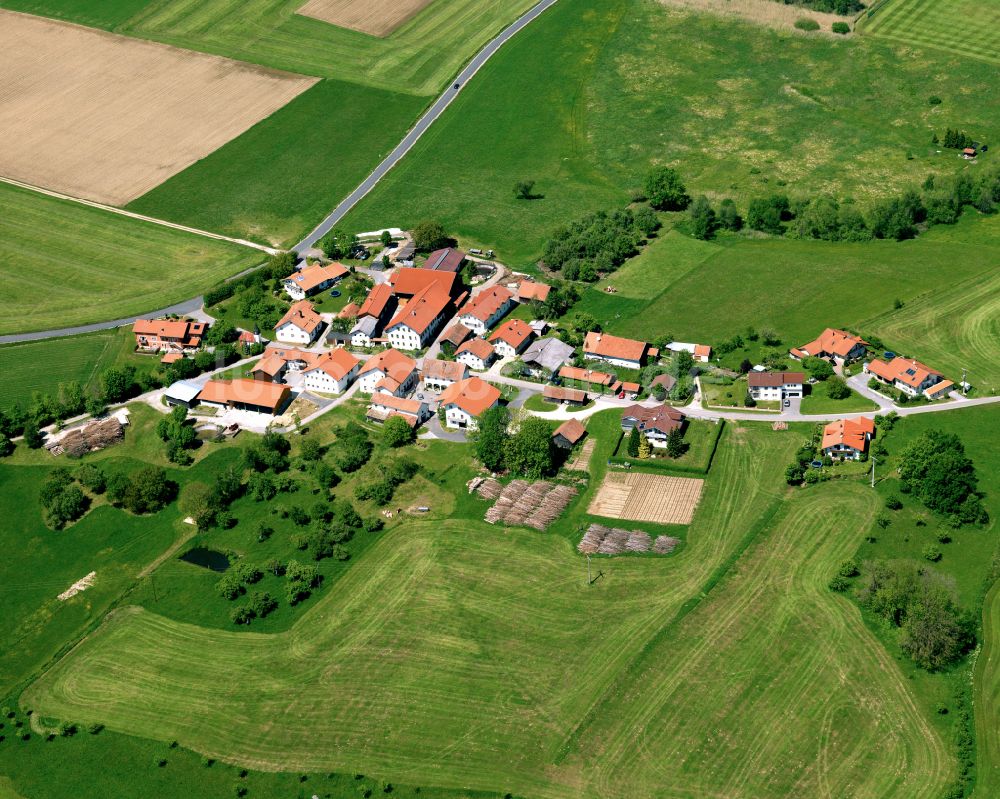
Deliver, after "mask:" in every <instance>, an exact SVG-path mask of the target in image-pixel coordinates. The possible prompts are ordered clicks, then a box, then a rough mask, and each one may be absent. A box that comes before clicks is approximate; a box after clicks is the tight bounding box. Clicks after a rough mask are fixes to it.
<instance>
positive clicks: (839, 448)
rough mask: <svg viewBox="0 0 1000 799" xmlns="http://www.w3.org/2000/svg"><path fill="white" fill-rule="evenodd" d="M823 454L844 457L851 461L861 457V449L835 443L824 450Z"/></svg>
mask: <svg viewBox="0 0 1000 799" xmlns="http://www.w3.org/2000/svg"><path fill="white" fill-rule="evenodd" d="M823 454H824V455H829V456H830V457H831V458H844V459H845V460H851V461H856V460H858V459H859V458H860V457H861V452H860V451H859V450H856V449H854V447H849V446H847V445H846V444H834V445H833V446H832V447H827V448H826V449H824V450H823Z"/></svg>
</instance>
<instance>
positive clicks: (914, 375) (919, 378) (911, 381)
mask: <svg viewBox="0 0 1000 799" xmlns="http://www.w3.org/2000/svg"><path fill="white" fill-rule="evenodd" d="M868 371H869V372H871V373H872V374H874V375H877V376H878V377H881V378H882V379H883V380H888V381H890V382H893V381H896V380H898V381H899V382H900V383H903V384H904V385H907V386H910V388H916V387H917V386H919V385H920V384H921V383H923V382H924V381H925V380H926V379H927V378H929V377H933V376H936V377H941V376H942V375H941V373H940V372H939V371H937V370H936V369H931V368H930V367H929V366H926V365H924V364H922V363H920V361H915V360H913V359H912V358H900V357H898V356H897V357H896V358H893V359H892V360H891V361H889V363H886V362H885V361H882V360H879V359H878V358H875V359H873V360H872V361H871V362H870V363H869V364H868Z"/></svg>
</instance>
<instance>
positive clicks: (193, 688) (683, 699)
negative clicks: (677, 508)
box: [22, 417, 951, 797]
mask: <svg viewBox="0 0 1000 799" xmlns="http://www.w3.org/2000/svg"><path fill="white" fill-rule="evenodd" d="M595 418H597V417H595ZM609 418H610V417H609ZM592 421H593V420H592ZM604 438H605V437H604V436H602V437H601V439H600V442H599V443H600V449H601V450H602V451H601V452H597V453H595V462H596V461H599V460H600V459H601V457H602V456H603V454H604V452H603V450H604V448H605V447H606V446H608V442H606V441H605V440H604ZM800 442H801V438H800V437H799V436H798V435H797V434H796V433H794V432H792V431H789V432H785V433H773V432H772V431H770V430H769V429H767V428H766V427H764V426H761V427H742V428H735V429H734V430H733V431H732V432H728V431H727V433H726V434H724V440H723V444H722V445H721V446H720V451H719V455H718V457H717V459H716V463H715V466H714V467H713V476H712V477H710V478H709V483H708V485H707V487H706V495H705V496H704V497H703V502H702V506H701V509H700V510H699V513H698V514H697V516H696V518H695V520H694V522H693V524H692V525H691V527H690V529H689V530H688V537H687V541H688V543H687V546H686V547H685V548H684V549H683V550H682V551H681V552H680V554H678V555H677V556H675V557H672V558H665V559H657V558H619V559H602V560H601V561H600V571H601V572H602V573H603V576H602V577H601V579H599V580H598V581H597V582H596V583H594V584H593V585H592V586H588V585H587V584H586V580H585V578H584V577H583V572H581V570H580V569H581V564H582V561H581V559H580V558H579V557H578V556H576V555H575V554H574V553H573V552H572V551H571V549H570V545H569V543H568V542H567V540H566V538H564V537H563V536H560V535H539V534H538V533H537V532H534V531H531V532H528V531H522V530H518V529H508V530H498V529H496V528H492V527H489V526H488V525H484V524H482V523H479V522H475V521H473V520H472V519H471V516H467V517H466V518H464V519H461V518H454V517H453V518H449V519H445V520H441V521H435V522H421V521H408V522H406V523H404V524H402V525H401V526H399V527H396V528H395V529H393V530H390V531H388V532H386V533H384V534H379V536H378V537H377V539H376V540H375V541H374V542H373V543H371V544H370V546H369V547H368V548H367V550H366V551H364V552H363V553H362V554H361V555H360V556H359V558H358V561H357V563H356V564H355V565H354V566H353V567H351V568H349V569H347V570H346V571H345V572H344V573H343V575H342V576H340V577H339V578H338V579H337V580H336V581H335V582H334V583H333V584H332V585H330V586H329V587H328V588H325V589H324V590H323V592H322V593H321V595H320V596H319V597H318V598H316V599H315V600H310V602H313V604H312V606H311V607H310V608H309V609H308V610H307V611H306V613H305V614H304V615H302V616H300V617H299V618H298V619H297V620H296V621H295V622H294V623H293V624H292V625H291V626H290V627H289V628H288V629H287V630H286V631H284V632H279V633H273V634H256V633H254V632H252V631H251V632H249V633H237V632H231V631H228V630H221V629H212V628H208V627H199V626H193V625H190V624H186V623H184V622H182V621H179V620H176V619H172V618H168V617H165V616H162V615H159V614H156V613H152V612H150V611H149V610H144V609H139V608H135V609H132V610H129V611H122V612H119V613H117V614H116V615H115V616H114V617H112V618H111V619H109V621H108V622H107V623H106V624H105V625H103V627H102V628H101V630H100V631H99V632H98V633H97V634H95V635H94V636H92V637H91V638H90V639H88V640H87V641H86V642H85V643H84V644H83V645H82V646H81V647H79V648H78V649H77V650H76V651H75V652H74V653H73V655H72V657H71V658H69V659H67V660H65V661H64V662H63V663H61V664H60V665H58V666H57V667H56V668H55V669H53V670H52V671H50V672H49V673H48V675H47V676H46V677H45V678H43V679H42V681H40V682H38V683H36V684H35V685H34V686H32V688H31V689H30V690H29V691H28V692H27V693H25V694H24V696H23V697H22V703H23V705H24V706H26V707H30V708H32V709H34V710H35V711H36V712H37V713H39V714H41V716H43V717H55V718H63V717H69V718H73V719H76V720H79V721H81V722H87V721H89V720H91V719H95V720H96V719H98V718H99V719H100V721H101V722H102V723H105V724H107V725H108V728H109V729H111V730H116V731H122V732H127V733H130V734H135V735H140V736H142V737H148V738H153V739H155V740H159V741H169V740H172V739H177V740H179V741H180V742H181V744H182V745H183V746H190V747H191V748H194V749H195V750H197V751H199V752H202V753H206V754H209V755H210V756H225V757H228V758H233V759H234V760H236V761H237V762H245V763H249V762H253V763H254V764H256V765H258V766H262V767H267V766H268V765H271V766H272V767H275V766H276V767H279V768H281V769H283V770H309V771H319V770H322V771H326V770H330V769H333V770H339V771H348V770H350V771H361V772H362V773H372V774H379V775H380V776H381V777H382V778H383V779H389V780H393V781H396V780H399V781H401V782H405V783H409V784H420V785H438V786H443V787H449V786H452V787H464V788H473V789H476V788H481V789H483V790H497V786H502V790H510V791H512V792H514V793H516V794H519V795H540V794H544V795H547V796H553V797H556V796H634V795H637V794H653V793H655V794H659V795H673V794H677V793H678V792H680V793H683V792H684V791H686V790H689V789H690V788H691V786H692V784H693V783H692V779H694V780H695V781H696V783H697V785H696V788H697V792H698V794H699V795H706V794H716V795H721V794H725V795H734V794H740V795H754V796H761V797H767V796H776V797H777V796H787V795H791V794H797V795H813V794H817V793H819V792H821V790H826V791H828V792H831V793H833V794H838V793H841V792H843V791H845V790H851V791H854V792H861V793H864V794H878V795H897V796H906V797H923V796H935V795H936V793H937V792H938V791H939V789H940V787H941V785H942V783H943V782H944V781H945V780H946V779H947V778H948V776H949V774H950V770H951V759H950V756H949V752H948V749H947V746H946V745H945V744H944V742H943V740H942V738H941V736H940V735H939V733H938V732H937V730H936V729H935V728H934V727H933V726H931V725H930V723H929V721H928V719H927V717H926V715H925V714H924V713H923V712H922V711H920V710H919V709H918V708H917V707H916V706H915V705H914V704H913V703H912V702H911V701H910V698H909V694H908V693H907V691H908V689H907V684H906V681H905V680H904V679H903V677H902V675H901V674H900V673H899V671H898V669H897V668H896V667H895V666H894V665H893V663H892V661H891V659H890V658H889V657H888V656H887V655H886V654H885V652H884V651H883V650H882V649H881V648H880V647H879V646H878V645H877V644H876V642H875V641H874V639H873V638H872V635H871V633H869V632H868V630H867V629H866V628H865V626H864V624H863V623H862V622H861V620H860V617H859V615H858V614H857V611H856V610H855V609H854V608H853V606H852V605H851V604H850V603H848V602H846V601H844V600H843V599H842V598H840V597H838V596H836V595H833V594H831V593H830V592H829V591H828V590H827V589H826V587H825V584H826V581H827V579H828V578H829V577H828V573H829V571H830V570H831V569H832V568H834V566H835V564H836V563H837V562H838V560H840V559H842V558H843V557H845V556H846V554H848V553H849V552H850V551H851V550H852V549H853V548H854V547H856V546H857V543H858V540H859V538H860V531H858V527H859V522H864V521H866V520H868V519H870V518H871V517H872V516H873V514H874V511H875V503H874V502H873V496H872V495H871V494H870V493H868V492H867V491H865V490H864V489H863V488H861V487H859V486H856V485H852V484H848V483H840V484H836V485H834V484H828V485H825V486H822V487H820V488H818V489H816V490H813V491H803V492H795V493H793V494H790V493H788V491H787V489H785V488H784V487H783V482H782V481H781V478H780V474H779V473H778V470H775V469H774V468H773V464H774V463H775V462H778V463H783V462H784V461H786V460H787V459H788V458H790V457H791V454H792V452H793V451H794V450H795V448H796V447H797V446H798V444H799V443H800ZM597 479H598V478H597V477H595V478H594V480H597ZM588 490H589V489H588ZM585 494H586V492H585ZM781 498H784V499H785V500H786V501H785V502H780V501H779V500H780V499H781ZM463 501H467V500H463ZM476 504H479V505H482V503H476ZM576 507H586V496H583V497H582V498H581V500H580V502H579V503H578V504H577V506H576ZM471 510H472V508H467V509H465V510H458V513H459V515H460V516H465V515H466V514H468V513H470V511H471ZM776 513H777V515H775V514H776ZM575 514H576V512H575V511H574V512H573V513H571V514H570V516H569V517H568V518H567V519H566V520H565V521H564V522H563V525H566V524H573V523H575V519H576V518H577V516H576V515H575ZM236 529H238V528H236ZM835 531H836V533H837V534H834V532H835ZM848 531H856V532H853V533H850V534H848ZM501 564H503V565H502V568H501ZM747 596H754V597H756V600H755V601H754V602H753V603H747V602H746V601H745V599H746V597H747ZM762 607H767V608H770V609H771V612H766V613H762V612H760V611H761V608H762ZM594 618H600V619H601V622H602V623H601V624H599V625H594V624H592V623H588V622H592V620H593V619H594ZM820 620H821V623H818V622H819V621H820ZM799 641H802V642H805V641H808V642H809V643H808V645H807V646H804V645H799V643H798V642H799ZM556 650H558V651H559V653H560V654H559V657H558V658H555V657H553V656H552V655H551V653H552V652H553V651H556ZM320 653H322V654H320ZM734 664H738V665H734ZM566 674H573V675H574V679H573V680H566ZM706 674H712V675H717V676H718V677H719V678H718V679H716V678H713V679H709V680H706V679H704V675H706ZM789 675H796V676H795V677H794V679H792V678H790V676H789ZM622 684H628V685H631V686H632V690H630V691H628V692H624V693H623V692H620V691H619V690H618V686H620V685H622ZM442 685H446V686H448V690H447V691H442V690H440V686H442ZM223 686H224V687H223ZM138 697H142V699H141V701H137V698H138ZM501 707H503V708H507V709H508V710H507V711H504V712H497V711H498V709H499V708H501ZM709 707H710V708H713V709H714V712H713V713H711V714H706V713H705V712H704V710H705V708H709ZM831 708H835V709H836V710H835V711H834V712H830V709H831ZM191 717H197V718H199V724H198V725H197V726H194V727H192V726H191V725H190V724H189V723H188V722H187V721H186V720H188V719H190V718H191ZM821 718H822V719H823V721H822V722H820V721H819V719H821ZM820 723H821V724H822V727H823V730H825V732H824V734H823V735H822V740H821V743H820V750H819V754H818V755H817V748H816V747H817V727H816V725H817V724H820ZM639 727H641V728H642V729H643V735H642V740H643V746H640V747H636V746H634V745H631V744H628V743H627V741H632V742H633V743H634V734H635V733H634V731H635V729H637V728H639ZM762 727H766V728H767V729H768V730H770V732H771V734H769V735H768V736H767V741H766V742H761V741H760V740H759V739H758V738H757V737H756V736H757V731H758V730H759V729H760V728H762ZM305 729H308V730H309V735H303V734H298V733H297V732H296V731H297V730H305ZM719 729H724V730H726V735H724V736H718V735H713V734H711V730H719ZM376 731H377V737H375V738H373V734H375V733H376ZM455 740H462V741H463V745H462V747H461V748H460V749H457V750H456V749H455V748H454V747H453V742H454V741H455ZM755 741H756V743H754V742H755ZM876 741H877V745H876ZM498 751H503V752H504V757H502V758H498V757H497V752H498ZM681 752H683V753H684V757H679V756H674V754H673V753H681ZM595 753H596V754H595ZM817 756H818V757H819V758H820V760H821V761H822V762H823V763H825V764H827V765H826V767H825V768H824V769H823V770H822V771H821V772H818V771H816V770H815V769H808V768H791V769H790V768H788V764H789V763H802V764H805V763H807V762H808V763H814V762H815V761H816V758H817ZM890 763H896V764H899V763H905V768H901V769H896V768H890V767H889V764H890ZM821 785H822V786H823V787H822V788H821V787H820V786H821Z"/></svg>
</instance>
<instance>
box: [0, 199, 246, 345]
mask: <svg viewBox="0 0 1000 799" xmlns="http://www.w3.org/2000/svg"><path fill="white" fill-rule="evenodd" d="M0 205H2V206H3V209H4V213H3V214H2V215H0V242H2V247H0V280H2V281H3V282H4V284H5V285H7V286H10V287H11V290H8V291H5V292H4V293H3V296H2V297H0V333H23V332H28V331H31V330H46V329H50V328H61V327H69V326H71V325H79V324H86V323H88V322H99V321H104V320H107V319H115V318H118V317H122V316H127V315H129V314H138V313H143V312H146V311H150V310H154V309H156V308H163V307H165V306H167V305H170V304H171V303H174V302H179V301H181V300H184V299H187V298H189V297H191V296H192V295H193V294H197V293H198V292H199V291H201V290H203V289H206V288H208V287H209V286H211V285H212V284H213V283H216V282H218V281H219V280H221V279H222V278H225V277H228V276H230V275H233V274H236V273H237V272H239V271H240V270H241V269H245V268H246V267H248V266H252V265H253V264H255V263H258V262H259V261H260V260H261V258H262V256H261V253H259V252H256V251H255V250H251V249H248V248H246V247H241V246H238V245H235V244H229V243H227V242H223V241H214V240H212V239H207V238H204V237H202V236H195V235H192V234H189V233H183V232H181V231H178V230H171V229H170V228H165V227H161V226H159V225H152V224H149V223H146V222H140V221H137V220H134V219H129V218H127V217H122V216H117V215H115V214H110V213H107V212H106V211H101V210H99V209H96V208H88V207H86V206H83V205H79V204H77V203H73V202H66V201H63V200H57V199H53V198H51V197H46V196H44V195H41V194H38V193H36V192H32V191H26V190H23V189H19V188H16V187H14V186H10V185H8V184H0ZM15 286H20V287H21V288H20V289H18V290H16V291H15V290H13V288H14V287H15Z"/></svg>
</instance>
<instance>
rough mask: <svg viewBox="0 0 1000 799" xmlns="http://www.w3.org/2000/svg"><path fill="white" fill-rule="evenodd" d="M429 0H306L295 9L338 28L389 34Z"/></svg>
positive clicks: (303, 14) (379, 34)
mask: <svg viewBox="0 0 1000 799" xmlns="http://www.w3.org/2000/svg"><path fill="white" fill-rule="evenodd" d="M430 2H431V0H309V2H308V3H306V4H305V5H304V6H302V8H300V9H299V10H298V13H299V14H302V16H304V17H312V18H313V19H318V20H320V21H322V22H329V23H330V24H331V25H337V26H338V27H341V28H350V29H351V30H355V31H361V32H362V33H370V34H371V35H372V36H388V35H389V34H390V33H392V32H393V31H394V30H396V28H398V27H399V26H400V25H402V24H403V23H404V22H406V20H408V19H409V18H410V17H412V16H413V15H414V14H416V13H417V12H418V11H420V10H422V9H423V8H424V7H425V6H427V5H429V4H430Z"/></svg>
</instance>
